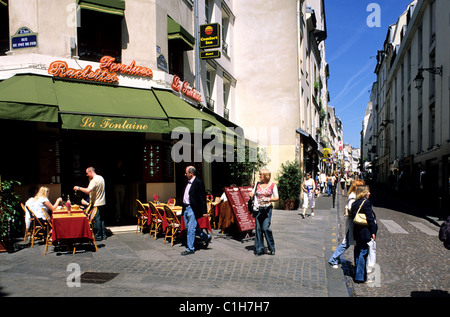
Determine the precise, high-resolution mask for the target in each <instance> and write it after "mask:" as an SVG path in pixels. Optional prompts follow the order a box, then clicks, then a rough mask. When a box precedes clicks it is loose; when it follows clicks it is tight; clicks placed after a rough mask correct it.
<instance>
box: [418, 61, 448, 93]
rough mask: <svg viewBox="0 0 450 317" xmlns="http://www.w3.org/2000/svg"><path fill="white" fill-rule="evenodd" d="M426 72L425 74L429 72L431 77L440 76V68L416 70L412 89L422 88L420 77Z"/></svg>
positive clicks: (421, 78)
mask: <svg viewBox="0 0 450 317" xmlns="http://www.w3.org/2000/svg"><path fill="white" fill-rule="evenodd" d="M424 70H426V71H427V72H430V73H431V74H433V75H436V74H437V75H440V76H442V66H441V67H431V68H419V69H418V71H419V72H418V73H417V75H416V78H414V87H416V89H421V88H422V84H423V80H424V78H423V76H422V72H423V71H424Z"/></svg>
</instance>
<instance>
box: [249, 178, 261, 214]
mask: <svg viewBox="0 0 450 317" xmlns="http://www.w3.org/2000/svg"><path fill="white" fill-rule="evenodd" d="M258 184H259V182H258V183H256V185H255V188H254V189H253V191H254V192H255V194H254V195H253V197H251V198H250V199H249V200H248V202H247V208H248V212H249V213H251V214H252V216H253V218H256V214H257V212H258V210H259V207H258V206H255V199H256V187H257V186H258Z"/></svg>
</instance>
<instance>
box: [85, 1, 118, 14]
mask: <svg viewBox="0 0 450 317" xmlns="http://www.w3.org/2000/svg"><path fill="white" fill-rule="evenodd" d="M77 3H78V5H79V6H80V8H81V9H87V10H93V11H97V12H102V13H108V14H115V15H121V16H123V15H124V10H125V0H78V1H77Z"/></svg>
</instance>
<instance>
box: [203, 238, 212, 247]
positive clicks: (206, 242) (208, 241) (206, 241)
mask: <svg viewBox="0 0 450 317" xmlns="http://www.w3.org/2000/svg"><path fill="white" fill-rule="evenodd" d="M211 239H212V237H211V235H210V234H209V235H208V238H207V239H206V240H205V242H204V244H205V249H208V245H209V244H210V243H211Z"/></svg>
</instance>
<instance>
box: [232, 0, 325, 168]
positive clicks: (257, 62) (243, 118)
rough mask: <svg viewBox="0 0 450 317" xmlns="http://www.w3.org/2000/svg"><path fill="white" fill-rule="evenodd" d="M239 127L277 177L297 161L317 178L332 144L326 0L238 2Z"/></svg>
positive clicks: (236, 25)
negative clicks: (325, 151)
mask: <svg viewBox="0 0 450 317" xmlns="http://www.w3.org/2000/svg"><path fill="white" fill-rule="evenodd" d="M233 9H234V12H235V13H236V16H239V18H238V19H236V21H235V25H234V31H235V34H239V36H235V37H234V56H235V58H236V61H235V63H234V70H235V76H236V79H237V85H236V92H235V98H236V103H238V105H237V107H236V111H237V115H236V123H237V124H239V125H240V126H242V127H245V131H246V136H247V137H248V138H249V139H250V140H252V141H254V142H256V143H257V144H258V146H260V147H262V148H264V149H265V150H266V151H267V154H268V157H269V158H270V163H269V166H268V167H269V169H270V170H271V171H272V173H273V174H274V175H276V174H277V173H278V170H279V168H280V166H281V164H282V163H285V162H286V161H294V160H297V161H299V162H300V164H301V166H302V169H303V171H311V172H312V173H313V175H315V173H316V172H317V169H318V166H319V162H320V155H321V154H320V153H321V150H322V148H323V147H324V146H323V144H322V142H321V139H322V138H323V139H324V140H325V139H326V138H327V133H328V127H327V122H326V114H327V103H328V91H327V78H328V76H329V74H328V66H327V63H326V59H325V44H324V40H325V38H326V19H325V6H324V1H319V0H317V1H316V0H315V1H312V0H311V1H308V0H306V1H305V0H301V1H300V0H298V1H288V0H283V1H269V2H268V1H259V0H257V1H254V2H252V5H248V3H246V2H245V1H234V3H233Z"/></svg>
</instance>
